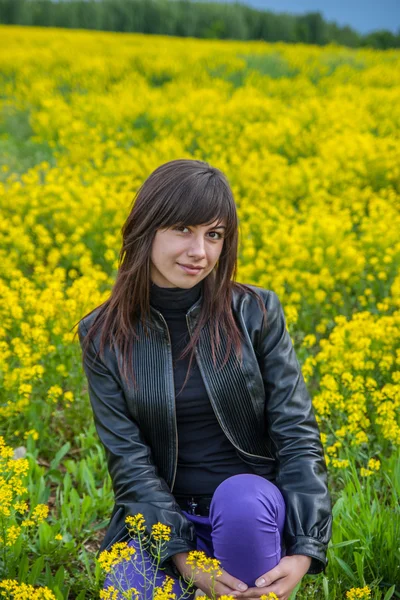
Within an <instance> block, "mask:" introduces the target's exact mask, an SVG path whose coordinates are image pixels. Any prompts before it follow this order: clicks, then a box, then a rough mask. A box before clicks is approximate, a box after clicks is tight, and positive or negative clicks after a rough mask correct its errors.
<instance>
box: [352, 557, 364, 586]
mask: <svg viewBox="0 0 400 600" xmlns="http://www.w3.org/2000/svg"><path fill="white" fill-rule="evenodd" d="M354 562H355V563H356V567H357V574H358V578H359V580H360V582H361V585H362V586H363V587H364V586H365V579H364V554H360V553H359V552H354Z"/></svg>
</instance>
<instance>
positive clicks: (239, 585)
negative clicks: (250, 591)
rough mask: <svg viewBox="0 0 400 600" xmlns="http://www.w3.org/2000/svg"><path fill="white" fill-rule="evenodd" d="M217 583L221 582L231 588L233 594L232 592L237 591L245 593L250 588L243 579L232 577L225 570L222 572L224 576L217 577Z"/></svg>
mask: <svg viewBox="0 0 400 600" xmlns="http://www.w3.org/2000/svg"><path fill="white" fill-rule="evenodd" d="M217 581H220V582H221V583H224V584H225V585H226V586H228V587H229V588H231V592H232V590H236V591H238V592H245V591H246V590H247V588H248V586H247V585H246V584H245V583H244V582H243V581H242V580H241V579H238V578H237V577H233V575H230V574H229V573H228V572H227V571H225V570H222V575H219V576H218V577H217Z"/></svg>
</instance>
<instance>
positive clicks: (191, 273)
mask: <svg viewBox="0 0 400 600" xmlns="http://www.w3.org/2000/svg"><path fill="white" fill-rule="evenodd" d="M178 265H179V266H180V267H181V268H182V269H183V270H184V271H185V272H186V273H188V275H197V274H198V273H200V272H201V271H202V270H203V268H202V267H201V268H198V269H191V268H189V267H185V266H184V265H181V264H180V263H178Z"/></svg>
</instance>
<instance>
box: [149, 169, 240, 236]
mask: <svg viewBox="0 0 400 600" xmlns="http://www.w3.org/2000/svg"><path fill="white" fill-rule="evenodd" d="M207 175H208V177H207V179H206V176H207ZM163 204H164V209H165V210H164V211H163V217H164V218H162V221H161V222H160V224H159V228H160V229H162V228H168V227H172V226H173V225H185V226H196V225H211V223H214V222H215V221H217V223H216V225H222V224H224V225H225V227H226V230H225V236H226V235H228V236H229V235H231V234H232V233H233V232H234V231H236V228H237V213H236V207H235V202H234V199H233V196H232V193H231V192H230V188H229V186H225V185H223V182H221V181H220V180H218V179H217V178H216V177H215V176H214V173H211V175H210V174H209V173H207V174H202V175H201V176H200V177H196V178H194V177H191V178H188V179H187V180H186V181H185V182H181V183H180V185H179V186H178V188H177V189H176V190H174V192H173V193H172V194H171V193H170V194H169V195H168V197H166V198H165V202H164V203H163Z"/></svg>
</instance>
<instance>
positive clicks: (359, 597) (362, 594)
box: [346, 585, 371, 600]
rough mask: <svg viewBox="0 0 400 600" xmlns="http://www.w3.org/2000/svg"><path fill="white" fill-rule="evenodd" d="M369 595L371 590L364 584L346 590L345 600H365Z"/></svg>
mask: <svg viewBox="0 0 400 600" xmlns="http://www.w3.org/2000/svg"><path fill="white" fill-rule="evenodd" d="M370 597H371V590H370V589H369V587H368V586H367V585H366V586H365V587H363V588H351V589H350V590H348V591H347V592H346V598H347V600H367V599H368V598H370Z"/></svg>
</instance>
